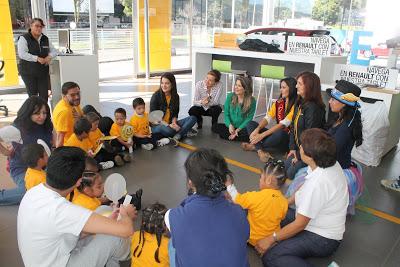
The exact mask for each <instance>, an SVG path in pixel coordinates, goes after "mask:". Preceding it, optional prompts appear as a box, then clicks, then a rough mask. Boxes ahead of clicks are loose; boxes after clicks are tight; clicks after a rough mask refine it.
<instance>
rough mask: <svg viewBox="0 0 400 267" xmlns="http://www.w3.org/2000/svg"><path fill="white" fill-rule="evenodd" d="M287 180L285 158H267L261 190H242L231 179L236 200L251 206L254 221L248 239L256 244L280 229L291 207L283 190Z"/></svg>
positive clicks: (261, 180) (248, 217)
mask: <svg viewBox="0 0 400 267" xmlns="http://www.w3.org/2000/svg"><path fill="white" fill-rule="evenodd" d="M285 180H286V172H285V165H284V163H283V161H282V160H270V161H269V162H267V164H266V165H265V167H264V169H263V170H262V173H261V177H260V182H259V187H260V191H253V192H247V193H244V194H240V193H238V191H237V190H236V187H235V185H234V184H233V180H232V179H231V178H229V179H227V182H226V186H227V191H228V193H229V195H230V196H231V198H232V200H233V202H235V203H236V204H238V205H240V206H241V207H242V208H244V209H247V210H248V214H247V219H248V221H249V224H250V238H249V241H248V242H249V243H250V244H251V245H252V246H255V245H256V244H257V241H259V240H260V239H263V238H265V237H267V236H270V235H272V234H274V233H275V232H277V231H278V230H280V223H281V221H282V220H283V219H284V218H285V216H286V212H287V209H288V201H287V199H286V198H285V196H284V195H283V194H282V193H281V191H280V187H281V186H282V185H283V184H284V183H285Z"/></svg>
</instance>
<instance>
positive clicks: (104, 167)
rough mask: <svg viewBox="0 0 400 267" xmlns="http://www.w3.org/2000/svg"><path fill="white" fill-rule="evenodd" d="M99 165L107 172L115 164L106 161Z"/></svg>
mask: <svg viewBox="0 0 400 267" xmlns="http://www.w3.org/2000/svg"><path fill="white" fill-rule="evenodd" d="M99 165H100V167H101V169H102V170H107V169H111V168H112V167H114V162H112V161H111V160H109V161H106V162H100V163H99Z"/></svg>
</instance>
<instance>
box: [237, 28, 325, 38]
mask: <svg viewBox="0 0 400 267" xmlns="http://www.w3.org/2000/svg"><path fill="white" fill-rule="evenodd" d="M259 31H277V32H279V31H282V32H294V33H296V35H297V34H299V35H301V36H311V35H314V34H322V35H329V34H330V31H328V30H304V29H296V28H283V27H263V28H256V29H252V30H249V31H247V32H245V33H244V34H246V35H247V34H250V33H254V32H259Z"/></svg>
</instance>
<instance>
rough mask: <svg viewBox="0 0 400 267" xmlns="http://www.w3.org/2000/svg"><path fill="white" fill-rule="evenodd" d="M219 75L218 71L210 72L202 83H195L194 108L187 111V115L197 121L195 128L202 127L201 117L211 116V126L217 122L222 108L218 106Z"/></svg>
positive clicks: (219, 91)
mask: <svg viewBox="0 0 400 267" xmlns="http://www.w3.org/2000/svg"><path fill="white" fill-rule="evenodd" d="M220 79H221V73H220V72H219V71H218V70H210V71H209V72H208V73H207V76H206V78H205V79H204V80H203V81H199V82H197V83H196V91H195V95H194V100H193V104H194V106H193V107H191V108H190V109H189V115H190V116H195V117H196V119H197V128H198V129H201V128H202V126H203V117H202V116H211V123H212V125H214V124H216V123H217V122H218V117H219V114H221V112H222V108H221V107H220V105H219V97H220V96H221V91H222V84H221V82H220Z"/></svg>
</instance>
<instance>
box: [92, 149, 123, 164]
mask: <svg viewBox="0 0 400 267" xmlns="http://www.w3.org/2000/svg"><path fill="white" fill-rule="evenodd" d="M116 155H118V154H117V153H111V152H108V151H107V150H105V149H104V148H102V149H100V151H99V152H98V153H97V154H96V156H95V157H94V159H95V160H96V161H97V163H100V162H105V161H110V160H111V161H114V157H115V156H116Z"/></svg>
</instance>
